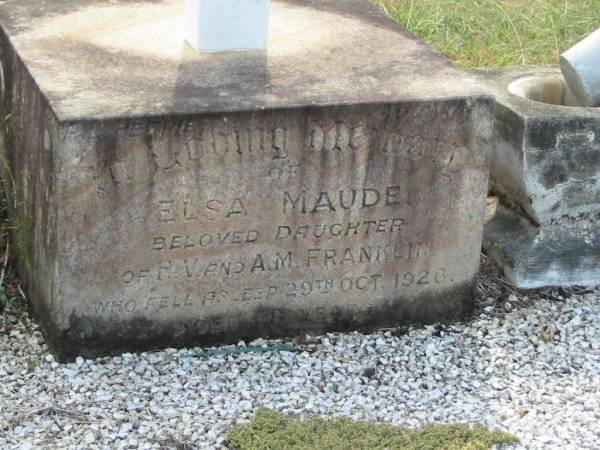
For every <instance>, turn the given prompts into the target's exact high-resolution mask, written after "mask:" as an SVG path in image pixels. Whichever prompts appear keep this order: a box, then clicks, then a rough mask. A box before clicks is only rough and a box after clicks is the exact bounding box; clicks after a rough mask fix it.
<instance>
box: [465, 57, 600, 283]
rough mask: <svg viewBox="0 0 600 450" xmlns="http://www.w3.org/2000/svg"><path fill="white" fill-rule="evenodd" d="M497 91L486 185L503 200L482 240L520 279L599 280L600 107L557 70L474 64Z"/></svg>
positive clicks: (513, 278)
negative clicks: (586, 102) (577, 93)
mask: <svg viewBox="0 0 600 450" xmlns="http://www.w3.org/2000/svg"><path fill="white" fill-rule="evenodd" d="M473 73H474V74H475V76H477V77H478V78H480V79H481V80H482V81H483V82H485V83H487V84H488V85H489V87H490V90H491V91H492V93H493V94H494V95H495V96H496V99H497V106H496V138H495V143H494V151H493V155H492V164H491V174H490V187H491V190H492V192H493V193H494V194H496V195H497V196H498V197H499V198H500V199H501V201H502V204H503V207H502V208H500V210H499V213H498V215H497V216H496V218H495V219H493V220H492V221H490V222H489V223H487V224H486V228H485V242H486V247H487V248H488V250H490V251H492V253H495V252H494V245H497V246H500V247H502V249H503V253H504V255H508V256H510V259H511V261H512V263H513V264H512V265H509V264H506V263H505V262H504V260H503V255H499V254H496V256H497V258H496V259H497V261H498V263H499V264H500V265H501V266H502V267H503V268H504V271H505V273H506V275H507V276H508V278H509V279H510V280H511V281H513V282H514V283H515V284H516V285H517V286H519V287H523V288H534V287H540V286H549V285H595V284H598V283H600V259H599V258H598V255H600V110H599V109H598V108H587V107H581V106H580V105H579V104H578V103H577V100H576V99H575V98H574V96H573V95H572V93H571V92H570V91H569V90H568V88H567V87H566V85H565V83H564V80H563V78H562V76H561V75H560V71H559V70H558V69H556V70H552V69H548V68H527V67H525V68H508V69H492V70H476V71H474V72H473Z"/></svg>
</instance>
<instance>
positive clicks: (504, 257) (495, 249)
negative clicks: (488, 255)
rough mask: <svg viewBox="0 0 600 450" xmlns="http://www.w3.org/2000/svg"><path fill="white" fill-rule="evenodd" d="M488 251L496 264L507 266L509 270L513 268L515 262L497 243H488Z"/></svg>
mask: <svg viewBox="0 0 600 450" xmlns="http://www.w3.org/2000/svg"><path fill="white" fill-rule="evenodd" d="M488 250H489V251H491V252H492V253H493V254H494V256H495V257H496V259H497V260H498V262H499V263H500V264H502V265H503V266H508V267H510V268H513V269H514V268H515V260H514V259H512V258H511V256H510V255H509V254H508V253H506V252H505V251H504V249H503V248H502V245H500V243H498V242H490V243H488Z"/></svg>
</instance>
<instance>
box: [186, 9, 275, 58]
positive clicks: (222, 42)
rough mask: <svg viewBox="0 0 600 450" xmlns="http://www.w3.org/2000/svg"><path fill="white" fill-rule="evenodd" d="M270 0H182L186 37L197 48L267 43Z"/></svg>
mask: <svg viewBox="0 0 600 450" xmlns="http://www.w3.org/2000/svg"><path fill="white" fill-rule="evenodd" d="M270 6H271V0H186V12H185V14H186V40H187V41H188V42H189V44H190V45H191V46H192V47H194V48H195V49H196V50H198V51H201V52H222V51H237V50H262V49H266V47H267V37H268V32H269V9H270Z"/></svg>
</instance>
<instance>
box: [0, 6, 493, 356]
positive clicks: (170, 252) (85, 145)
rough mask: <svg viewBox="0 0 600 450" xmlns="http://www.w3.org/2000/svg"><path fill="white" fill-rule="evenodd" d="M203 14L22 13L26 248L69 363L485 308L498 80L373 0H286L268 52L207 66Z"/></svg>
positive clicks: (169, 10) (30, 9) (19, 180)
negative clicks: (494, 84)
mask: <svg viewBox="0 0 600 450" xmlns="http://www.w3.org/2000/svg"><path fill="white" fill-rule="evenodd" d="M182 19H183V2H181V1H179V0H165V1H149V2H144V1H141V0H139V1H138V0H128V1H117V2H110V3H107V2H99V1H93V0H74V1H69V2H65V1H62V0H50V1H47V2H43V3H40V2H39V1H37V0H35V1H33V0H7V1H4V2H3V3H2V4H1V5H0V23H1V24H2V28H1V32H0V49H2V56H1V58H2V59H1V62H2V68H3V72H4V74H5V77H4V84H5V89H3V92H4V95H3V98H2V102H1V103H0V108H1V109H0V114H2V117H4V118H7V119H6V120H5V121H4V122H3V120H2V118H1V117H0V123H3V124H4V125H3V128H2V142H3V147H4V148H3V154H4V156H5V159H6V161H7V165H8V167H9V168H10V173H11V174H12V175H14V178H13V179H14V182H15V185H14V189H12V190H11V192H12V193H13V194H14V195H13V199H12V200H13V203H12V205H13V207H12V209H11V212H10V213H11V216H12V217H13V218H14V219H15V220H16V221H19V223H22V224H23V226H22V227H21V228H20V229H19V230H18V231H17V232H16V233H15V234H14V239H15V241H16V247H15V248H17V247H18V248H20V249H22V255H23V258H21V259H19V265H20V273H21V275H22V277H23V279H24V280H25V282H26V286H27V293H28V294H29V297H30V299H31V301H32V305H33V307H34V309H35V311H36V314H37V315H38V317H39V319H40V320H41V322H42V324H43V326H44V330H45V332H46V333H47V334H48V336H49V342H50V345H51V346H52V349H53V351H54V352H55V353H56V354H58V355H59V356H60V357H61V358H66V359H69V358H73V357H75V356H76V355H84V356H95V355H101V354H108V353H118V352H122V351H128V350H137V349H150V348H158V347H166V346H184V345H188V346H190V345H197V344H202V345H207V344H216V343H230V342H236V341H237V340H238V339H252V338H257V337H282V336H292V335H302V334H303V333H305V332H311V333H322V332H326V331H336V330H353V329H361V330H368V329H374V328H378V327H386V326H394V325H399V324H405V323H415V322H416V323H419V322H420V323H423V322H434V321H449V320H454V319H458V318H461V317H463V316H464V315H465V314H468V313H469V311H470V310H471V308H472V304H473V283H474V279H475V277H476V275H477V272H478V265H479V254H480V245H481V239H482V232H483V211H484V207H485V197H486V191H487V182H488V167H489V148H490V146H491V139H492V131H493V128H492V120H491V112H492V111H491V108H492V102H491V99H490V98H489V97H488V96H486V95H485V94H484V93H483V92H482V90H481V88H480V87H479V86H478V84H477V83H476V82H475V81H474V80H473V79H472V78H471V77H470V76H468V75H467V74H465V73H464V72H461V71H459V70H457V69H456V68H454V67H453V66H452V65H450V64H449V63H448V62H447V61H446V60H445V59H444V58H442V57H441V56H440V55H438V54H436V53H435V52H433V51H432V50H431V49H430V48H428V47H427V46H426V45H424V44H423V43H421V42H420V41H418V40H417V39H416V38H414V36H412V35H409V34H408V33H406V32H405V31H403V30H402V29H401V28H400V27H399V26H398V25H397V24H396V23H395V22H394V21H393V20H392V19H390V18H388V17H386V16H385V15H384V14H383V13H382V12H381V11H379V10H378V9H377V8H376V7H375V6H374V5H372V4H371V2H369V1H368V0H339V1H334V0H319V1H316V0H315V1H305V0H298V1H292V0H285V1H284V0H281V1H274V2H273V6H272V17H271V33H270V39H271V41H270V42H269V45H268V51H267V52H266V53H265V52H240V53H233V54H226V55H225V54H199V53H197V52H195V51H193V50H192V49H191V48H189V46H187V45H185V44H184V42H183V35H178V34H177V33H176V32H174V31H173V30H178V29H183V26H182V24H181V23H180V22H181V21H182ZM365 36H368V39H366V38H365ZM8 174H9V172H8V171H5V172H4V176H5V178H6V177H7V176H8Z"/></svg>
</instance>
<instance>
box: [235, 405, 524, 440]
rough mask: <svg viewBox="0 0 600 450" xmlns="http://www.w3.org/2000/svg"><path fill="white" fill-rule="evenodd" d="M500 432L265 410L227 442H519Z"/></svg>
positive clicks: (236, 429) (480, 428) (475, 427)
mask: <svg viewBox="0 0 600 450" xmlns="http://www.w3.org/2000/svg"><path fill="white" fill-rule="evenodd" d="M517 442H518V439H517V438H516V437H515V436H513V435H511V434H508V433H505V432H502V431H490V430H488V429H486V428H484V427H483V426H479V425H476V426H474V427H469V426H467V425H429V426H426V427H423V428H418V429H413V428H407V427H395V426H392V425H383V424H372V423H366V422H353V421H351V420H348V419H322V418H318V417H311V418H308V419H306V420H304V421H301V420H298V419H294V418H291V417H289V416H286V415H284V414H281V413H278V412H275V411H271V410H268V409H264V408H261V409H259V410H258V411H257V413H256V416H255V417H254V419H253V420H252V421H251V422H250V423H249V424H247V425H244V426H239V427H234V428H232V429H231V430H230V431H229V433H228V435H227V444H228V446H229V447H230V448H231V449H233V450H313V449H319V450H338V449H339V450H348V449H355V450H359V449H365V450H367V449H368V450H375V449H406V450H413V449H414V450H436V449H440V450H441V449H444V450H458V449H465V450H484V449H490V448H492V446H494V445H497V446H502V445H509V444H515V443H517Z"/></svg>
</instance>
